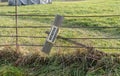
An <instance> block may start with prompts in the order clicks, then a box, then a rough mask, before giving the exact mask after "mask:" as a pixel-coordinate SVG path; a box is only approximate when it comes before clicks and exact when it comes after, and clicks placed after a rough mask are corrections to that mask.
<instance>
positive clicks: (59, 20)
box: [42, 15, 63, 54]
mask: <svg viewBox="0 0 120 76" xmlns="http://www.w3.org/2000/svg"><path fill="white" fill-rule="evenodd" d="M62 21H63V16H60V15H56V17H55V20H54V24H53V25H52V27H51V31H50V33H49V35H48V37H47V39H46V42H45V44H44V46H43V49H42V51H43V52H45V53H47V54H49V52H50V50H51V49H52V47H53V44H54V42H55V39H56V37H57V34H58V32H59V27H60V26H61V24H62Z"/></svg>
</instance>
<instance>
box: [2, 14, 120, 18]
mask: <svg viewBox="0 0 120 76" xmlns="http://www.w3.org/2000/svg"><path fill="white" fill-rule="evenodd" d="M0 16H16V15H15V14H13V15H11V14H10V15H4V14H2V15H0ZM17 16H39V17H54V16H55V15H34V14H17ZM63 17H75V18H77V17H78V18H80V17H82V18H84V17H120V15H113V14H111V15H82V16H73V15H72V16H69V15H68V16H67V15H63Z"/></svg>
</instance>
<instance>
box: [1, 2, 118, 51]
mask: <svg viewBox="0 0 120 76" xmlns="http://www.w3.org/2000/svg"><path fill="white" fill-rule="evenodd" d="M15 1H17V0H15ZM16 3H17V2H16ZM0 16H13V17H15V26H0V28H15V35H0V37H10V38H13V37H14V38H16V41H15V44H4V45H0V46H16V51H18V49H19V47H18V46H40V47H42V46H43V45H42V44H41V45H38V44H19V41H18V39H19V38H46V36H44V37H43V36H42V37H41V36H20V35H18V29H19V28H50V27H51V26H18V17H19V16H39V17H50V18H51V17H54V16H55V15H41V14H40V15H34V14H18V9H17V5H16V6H15V14H0ZM63 16H64V17H66V18H88V17H90V18H93V17H102V18H103V17H120V15H119V14H118V15H113V14H109V15H79V16H73V15H72V16H71V15H63ZM61 28H72V29H73V28H74V29H76V28H102V29H104V28H120V27H118V26H110V27H108V26H78V25H74V26H62V27H61ZM64 39H94V40H98V39H106V40H109V39H120V38H119V37H109V38H107V37H106V38H101V37H98V38H95V37H93V38H85V37H82V38H70V37H69V38H64ZM53 47H62V48H85V47H80V46H53ZM88 48H89V47H88ZM93 48H99V49H120V47H95V46H93Z"/></svg>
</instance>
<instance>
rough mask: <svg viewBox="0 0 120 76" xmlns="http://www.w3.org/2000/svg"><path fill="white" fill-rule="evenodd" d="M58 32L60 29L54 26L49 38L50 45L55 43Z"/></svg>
mask: <svg viewBox="0 0 120 76" xmlns="http://www.w3.org/2000/svg"><path fill="white" fill-rule="evenodd" d="M58 32H59V28H58V27H57V26H54V25H53V26H52V28H51V31H50V34H49V36H48V38H47V41H48V42H50V43H54V42H55V39H56V37H57V33H58Z"/></svg>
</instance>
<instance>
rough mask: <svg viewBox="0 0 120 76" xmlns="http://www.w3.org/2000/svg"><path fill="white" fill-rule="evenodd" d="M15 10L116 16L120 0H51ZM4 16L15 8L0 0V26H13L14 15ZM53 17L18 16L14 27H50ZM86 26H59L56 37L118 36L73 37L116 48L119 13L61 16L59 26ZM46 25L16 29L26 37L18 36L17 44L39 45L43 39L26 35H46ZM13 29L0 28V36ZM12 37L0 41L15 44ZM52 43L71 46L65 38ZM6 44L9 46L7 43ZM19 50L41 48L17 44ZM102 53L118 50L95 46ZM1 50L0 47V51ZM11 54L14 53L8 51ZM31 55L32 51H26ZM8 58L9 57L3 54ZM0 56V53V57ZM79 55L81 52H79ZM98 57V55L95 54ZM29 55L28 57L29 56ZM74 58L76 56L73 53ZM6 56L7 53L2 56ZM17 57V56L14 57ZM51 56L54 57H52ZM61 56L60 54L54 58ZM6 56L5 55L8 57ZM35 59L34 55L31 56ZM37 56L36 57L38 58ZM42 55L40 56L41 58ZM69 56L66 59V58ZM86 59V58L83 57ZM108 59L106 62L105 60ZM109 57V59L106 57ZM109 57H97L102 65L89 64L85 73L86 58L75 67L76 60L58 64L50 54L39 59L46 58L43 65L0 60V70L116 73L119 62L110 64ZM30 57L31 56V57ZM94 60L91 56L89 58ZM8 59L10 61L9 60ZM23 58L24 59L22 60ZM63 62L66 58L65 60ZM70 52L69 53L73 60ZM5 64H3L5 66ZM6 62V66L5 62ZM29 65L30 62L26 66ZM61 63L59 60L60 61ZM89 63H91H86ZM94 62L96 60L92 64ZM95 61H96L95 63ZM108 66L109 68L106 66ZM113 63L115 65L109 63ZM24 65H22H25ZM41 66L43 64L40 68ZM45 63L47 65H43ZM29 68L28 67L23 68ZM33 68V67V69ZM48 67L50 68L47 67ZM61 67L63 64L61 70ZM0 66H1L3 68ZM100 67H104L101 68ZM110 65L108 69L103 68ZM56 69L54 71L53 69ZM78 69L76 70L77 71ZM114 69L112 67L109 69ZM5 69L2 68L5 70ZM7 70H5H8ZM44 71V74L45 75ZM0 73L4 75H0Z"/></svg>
mask: <svg viewBox="0 0 120 76" xmlns="http://www.w3.org/2000/svg"><path fill="white" fill-rule="evenodd" d="M17 10H18V12H17V14H19V15H54V16H55V15H56V14H59V15H62V16H92V15H95V16H99V15H120V1H119V0H85V1H70V2H69V1H67V2H65V1H59V2H58V1H55V2H53V3H52V4H46V5H28V6H18V9H17ZM4 15H15V7H14V6H8V3H0V27H2V26H4V27H5V26H9V27H13V26H16V24H15V17H14V16H4ZM54 16H52V17H51V16H50V17H47V16H45V17H44V16H18V26H21V27H22V26H23V27H24V26H25V27H26V26H51V25H52V23H53V21H54ZM64 26H65V27H67V26H70V27H74V26H75V27H77V26H78V27H86V28H60V33H59V35H60V36H63V37H65V38H68V37H70V38H118V39H76V41H77V42H79V43H82V44H85V45H87V46H94V47H111V48H112V47H120V39H119V38H120V16H114V17H64V22H63V24H62V27H64ZM89 27H116V28H89ZM49 30H50V28H18V35H19V36H28V37H27V38H23V37H20V38H19V39H18V40H19V44H26V45H27V44H28V45H33V44H35V45H42V44H44V42H45V38H30V37H29V36H40V37H46V36H47V34H45V31H49ZM15 31H16V29H15V28H0V36H6V35H9V36H15V34H16V32H15ZM15 41H16V40H15V38H14V37H13V38H11V37H0V44H1V45H5V44H15ZM54 45H56V46H75V45H74V44H71V43H69V42H67V41H64V40H61V39H57V40H56V42H55V44H54ZM8 47H9V46H8ZM20 48H21V49H22V51H23V52H25V51H26V52H35V51H37V52H38V51H40V49H41V47H39V46H38V47H28V46H27V47H23V46H22V47H20ZM95 49H98V50H100V51H103V52H107V53H120V49H100V48H95ZM1 50H4V47H0V51H1ZM76 50H77V51H78V50H81V48H77V49H71V48H53V49H52V51H55V52H56V51H58V52H61V51H64V52H67V53H68V52H69V51H76ZM0 53H1V52H0ZM12 54H14V53H12ZM30 54H32V53H30ZM7 55H8V57H9V56H11V52H10V55H9V54H7ZM2 56H3V55H2V54H0V57H2ZM70 56H72V55H68V56H66V57H63V59H66V58H67V57H68V58H69V57H70ZM82 56H83V55H82ZM98 56H99V55H98ZM29 57H30V58H29ZM31 57H32V55H30V56H27V57H25V58H28V60H29V59H31ZM75 57H76V56H75ZM5 58H7V56H6V57H5ZM15 58H18V57H15ZM54 58H55V59H54ZM59 58H62V57H61V55H60V56H59V57H58V60H59ZM8 59H9V58H8ZM34 59H35V60H36V61H37V58H36V56H35V57H33V62H34ZM38 59H39V58H38ZM41 59H42V58H40V60H41ZM70 59H71V58H69V59H68V61H69V60H70ZM85 59H86V58H85ZM107 59H108V61H110V62H108V63H107V61H106V60H107ZM109 59H110V60H109ZM112 59H113V60H114V57H113V56H112V57H110V58H106V57H103V58H100V60H99V61H103V63H107V64H105V66H102V65H103V64H101V63H100V65H96V66H97V67H96V66H95V67H94V68H92V66H91V67H89V68H90V69H89V71H87V74H86V73H84V74H82V73H83V72H85V71H84V70H86V69H82V68H87V70H88V66H86V65H84V63H86V62H87V61H89V58H88V60H86V61H84V57H83V58H82V59H81V61H80V62H82V64H81V66H79V68H77V69H76V67H77V66H78V65H79V63H80V62H76V63H71V62H70V63H69V65H70V66H68V65H67V66H63V65H59V64H60V63H61V62H59V61H58V60H57V56H56V55H55V56H52V57H51V56H50V58H49V57H48V58H43V60H41V61H48V62H49V63H47V62H45V63H46V64H44V65H43V64H40V65H39V64H38V63H39V62H36V61H35V63H32V62H31V63H30V62H28V65H26V64H25V65H21V64H20V68H19V67H18V68H19V69H17V68H15V67H14V66H12V63H13V62H12V61H15V60H12V61H11V60H8V61H7V60H5V59H0V73H2V72H4V70H5V69H6V68H7V67H8V68H10V69H12V70H13V71H14V69H15V70H18V71H17V72H18V73H19V74H20V75H17V74H15V76H16V75H17V76H30V75H31V76H32V75H33V76H56V75H59V76H64V75H65V76H79V74H80V75H81V76H82V75H83V76H85V74H86V76H96V75H97V74H99V75H97V76H107V75H109V76H119V75H120V74H119V71H120V70H119V69H120V68H118V66H120V65H118V64H119V63H117V62H116V64H114V63H113V62H112ZM31 60H32V59H31ZM93 60H94V59H93ZM2 61H3V62H4V64H3V63H2ZM9 61H10V62H9ZM23 61H24V59H23ZM66 61H67V59H66ZM75 61H76V60H74V55H73V62H75ZM6 64H7V65H6ZM8 64H9V65H8ZM29 64H30V65H29ZM62 64H63V63H62ZM90 64H91V65H95V64H93V63H92V61H91V63H90ZM96 64H97V63H96ZM98 64H99V63H98ZM109 64H112V65H110V66H109V67H108V66H107V65H109ZM113 65H115V66H113ZM25 66H26V67H25ZM42 66H43V67H42ZM46 66H47V67H46ZM28 67H29V70H28V69H26V68H28ZM34 67H35V68H34ZM51 67H52V68H51ZM61 67H65V68H64V69H63V68H62V69H61ZM1 68H4V69H3V70H2V69H1ZM102 68H104V69H102ZM108 68H110V69H109V70H107V69H108ZM56 69H57V70H56ZM78 69H82V70H80V72H79V71H78ZM113 69H114V70H113ZM91 70H92V71H91ZM5 71H6V70H5ZM8 71H9V69H8ZM23 71H25V72H26V73H27V72H28V73H29V75H27V74H23ZM45 73H47V74H45ZM0 76H4V75H2V74H1V75H0ZM5 76H11V75H5Z"/></svg>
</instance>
